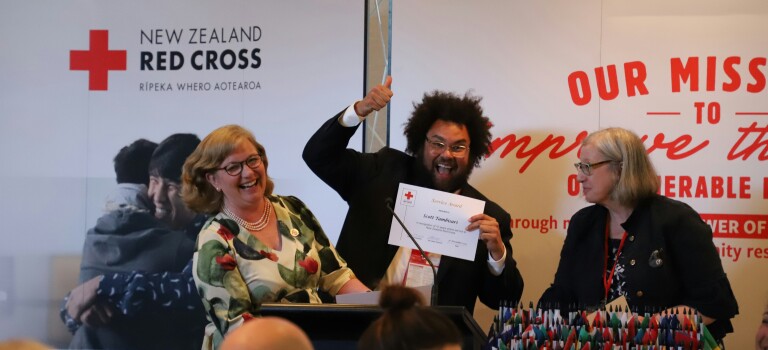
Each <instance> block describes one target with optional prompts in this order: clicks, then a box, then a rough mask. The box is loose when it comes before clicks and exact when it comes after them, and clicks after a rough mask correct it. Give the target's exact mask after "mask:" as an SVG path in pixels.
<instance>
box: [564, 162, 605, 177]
mask: <svg viewBox="0 0 768 350" xmlns="http://www.w3.org/2000/svg"><path fill="white" fill-rule="evenodd" d="M610 162H612V160H604V161H602V162H596V163H591V164H590V163H582V162H578V163H576V164H573V166H574V167H575V168H576V170H577V171H581V173H582V174H584V175H587V176H591V175H592V169H594V168H597V167H599V166H601V165H603V164H607V163H610Z"/></svg>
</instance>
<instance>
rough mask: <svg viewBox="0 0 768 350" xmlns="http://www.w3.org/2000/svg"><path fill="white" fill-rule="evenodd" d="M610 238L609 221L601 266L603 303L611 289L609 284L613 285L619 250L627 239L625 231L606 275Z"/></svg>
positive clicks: (606, 226)
mask: <svg viewBox="0 0 768 350" xmlns="http://www.w3.org/2000/svg"><path fill="white" fill-rule="evenodd" d="M610 236H611V223H610V221H609V222H607V223H606V224H605V264H604V265H603V287H604V288H605V301H606V302H607V301H608V292H609V291H610V289H611V283H613V273H614V272H615V271H616V265H617V264H618V263H619V255H621V248H623V247H624V241H625V240H626V239H627V231H624V234H623V235H622V236H621V243H619V251H617V252H616V259H614V260H613V267H612V268H611V274H610V275H607V273H608V241H609V240H610Z"/></svg>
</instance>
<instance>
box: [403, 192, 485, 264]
mask: <svg viewBox="0 0 768 350" xmlns="http://www.w3.org/2000/svg"><path fill="white" fill-rule="evenodd" d="M484 209H485V202H484V201H481V200H477V199H474V198H469V197H464V196H460V195H457V194H453V193H448V192H443V191H437V190H433V189H429V188H425V187H419V186H413V185H408V184H403V183H401V184H400V187H399V188H398V190H397V198H396V199H395V213H397V215H398V216H400V218H402V220H403V223H404V224H405V226H406V227H408V229H409V230H410V231H411V233H412V234H413V236H414V239H415V240H416V241H417V242H419V245H421V247H422V248H423V249H424V250H425V251H428V252H431V253H438V254H443V255H448V256H452V257H455V258H460V259H465V260H470V261H472V260H474V259H475V250H476V249H477V240H478V237H479V234H480V231H479V229H476V230H473V231H467V230H466V228H467V226H468V225H469V218H470V217H472V216H473V215H476V214H480V213H482V212H483V210H484ZM389 244H391V245H396V246H401V247H407V248H411V249H416V246H415V245H414V244H413V242H411V240H410V239H409V238H408V235H407V234H406V233H405V231H404V230H403V228H402V227H400V225H399V224H398V223H397V222H396V221H395V220H392V226H391V228H390V230H389Z"/></svg>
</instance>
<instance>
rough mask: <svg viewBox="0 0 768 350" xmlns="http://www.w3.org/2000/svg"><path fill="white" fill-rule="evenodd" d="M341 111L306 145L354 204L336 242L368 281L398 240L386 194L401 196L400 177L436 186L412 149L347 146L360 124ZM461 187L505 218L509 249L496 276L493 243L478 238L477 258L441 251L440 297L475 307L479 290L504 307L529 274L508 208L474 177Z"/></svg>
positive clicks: (326, 177)
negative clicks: (343, 120) (515, 248)
mask: <svg viewBox="0 0 768 350" xmlns="http://www.w3.org/2000/svg"><path fill="white" fill-rule="evenodd" d="M342 113H343V111H342V112H341V113H339V114H337V115H336V116H334V117H333V118H331V119H330V120H328V121H327V122H326V123H325V124H323V126H322V127H320V129H319V130H318V131H317V132H316V133H315V134H314V135H313V136H312V138H310V140H309V142H307V145H306V146H305V148H304V153H303V157H304V161H305V162H306V163H307V165H308V166H309V168H310V169H312V171H313V172H314V173H315V174H316V175H317V176H318V177H320V178H321V179H322V180H323V181H325V183H327V184H328V185H329V186H331V187H332V188H333V189H334V190H336V192H338V193H339V195H340V196H341V197H342V198H343V199H344V200H345V201H346V202H347V203H348V204H349V211H348V212H347V216H346V219H345V220H344V225H343V227H342V230H341V233H340V235H339V241H338V243H337V244H336V249H337V250H338V252H339V253H340V254H341V256H342V257H343V258H344V259H345V260H346V261H347V263H348V265H349V266H350V267H351V268H352V270H353V271H354V272H355V275H357V277H358V278H359V279H360V280H361V281H362V282H363V283H365V285H367V286H368V287H370V288H375V287H376V286H377V285H378V283H379V281H380V280H381V278H382V277H383V276H384V274H385V272H386V270H387V267H388V266H389V265H390V263H391V262H392V259H393V258H394V256H395V253H396V252H397V249H398V247H396V246H391V245H389V244H388V243H387V241H388V238H389V231H390V227H391V223H392V220H393V218H392V214H391V213H390V212H389V211H388V210H387V208H386V207H385V200H386V199H387V198H395V196H396V195H397V189H398V186H399V184H400V183H401V182H403V183H407V184H411V185H416V186H422V187H430V183H431V180H430V179H429V177H428V176H427V175H426V174H425V172H424V171H419V169H418V168H417V167H420V166H422V165H421V164H418V161H417V160H416V158H414V157H413V156H410V155H408V154H405V153H403V152H401V151H398V150H394V149H391V148H388V147H385V148H383V149H381V150H379V151H378V152H376V153H360V152H357V151H355V150H351V149H347V148H346V147H347V144H348V142H349V140H350V138H351V137H352V135H354V133H355V130H357V127H344V126H342V125H341V124H339V122H338V118H339V116H340V115H342ZM460 193H461V195H464V196H467V197H472V198H476V199H480V200H483V201H486V205H485V213H486V214H488V215H490V216H492V217H494V218H495V219H496V220H497V221H498V222H499V228H500V230H501V236H502V240H503V241H504V245H505V247H506V249H507V256H506V261H505V262H504V265H505V267H504V271H503V272H502V274H501V275H499V276H493V275H492V274H491V272H490V270H489V267H488V263H487V260H488V250H487V248H486V247H485V244H483V242H478V244H477V251H476V252H475V259H474V261H467V260H463V259H458V258H453V257H449V256H443V257H442V259H441V261H440V267H439V269H438V274H437V285H438V291H439V292H438V302H437V304H438V305H459V306H465V307H466V308H467V310H469V312H472V311H473V310H474V306H475V300H476V298H477V297H480V301H482V302H483V303H484V304H485V305H487V306H488V307H491V308H498V306H499V302H500V301H502V300H506V301H511V302H516V301H518V300H519V299H520V296H521V294H522V292H523V278H522V276H521V275H520V271H518V269H517V263H516V262H515V260H514V259H513V258H512V247H511V246H510V243H509V240H510V238H511V237H512V231H511V230H510V226H509V225H510V216H509V214H508V213H507V212H505V211H504V210H503V209H502V208H501V207H500V206H499V205H497V204H496V203H494V202H492V201H490V200H488V198H486V197H485V196H483V194H481V193H480V192H479V191H477V190H476V189H475V188H473V187H472V186H470V185H469V184H465V185H464V186H463V187H462V189H461V192H460Z"/></svg>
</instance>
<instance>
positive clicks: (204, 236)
mask: <svg viewBox="0 0 768 350" xmlns="http://www.w3.org/2000/svg"><path fill="white" fill-rule="evenodd" d="M267 167H268V161H267V156H266V152H265V149H264V147H263V146H262V145H261V144H259V143H258V142H256V140H255V138H254V137H253V135H252V134H251V133H250V132H249V131H248V130H246V129H244V128H242V127H240V126H237V125H228V126H224V127H221V128H219V129H216V130H214V131H213V132H212V133H211V134H210V135H208V136H207V137H206V138H205V139H204V140H203V141H202V142H201V143H200V145H199V146H198V147H197V149H196V150H195V151H194V152H193V153H192V155H190V156H189V158H188V159H187V162H186V163H185V164H184V173H183V176H182V178H183V182H184V184H183V192H182V196H183V198H184V202H185V203H186V204H187V206H188V207H189V208H191V209H192V210H195V211H197V212H201V213H206V214H210V215H211V216H212V217H211V218H210V219H209V220H208V221H207V222H206V223H205V224H204V225H203V229H202V230H201V231H200V234H199V236H198V238H197V251H196V252H195V254H194V257H193V265H194V269H193V271H192V272H193V276H194V279H195V284H196V285H197V290H198V292H199V293H200V296H201V297H202V300H203V305H204V307H205V309H206V311H207V313H208V320H209V321H210V323H209V324H208V326H207V327H206V332H205V339H204V346H203V348H210V347H213V348H218V347H219V345H220V344H221V341H222V340H223V337H224V336H225V335H226V334H227V333H228V332H230V331H232V330H233V329H235V328H237V327H239V326H240V325H241V324H242V323H243V322H245V321H247V320H248V319H249V318H252V317H253V316H255V315H258V312H259V305H260V304H261V303H264V302H291V303H321V300H320V297H319V295H318V289H320V290H322V291H324V292H327V293H329V294H331V295H336V294H344V293H353V292H364V291H368V290H369V289H368V288H367V287H365V285H363V284H362V283H360V281H359V280H358V279H357V278H355V275H354V273H353V272H352V270H350V269H349V268H348V267H347V264H346V262H345V261H344V259H342V258H341V257H340V256H339V254H338V253H337V252H336V249H335V248H334V247H333V246H332V245H331V243H330V241H329V240H328V237H327V236H326V235H325V233H324V232H323V230H322V228H321V227H320V224H319V223H318V221H317V219H316V218H315V216H314V215H313V214H312V212H310V211H309V209H307V207H306V206H305V205H304V203H302V202H301V201H300V200H299V199H298V198H296V197H292V196H278V195H273V194H272V189H273V188H274V183H273V182H272V180H271V179H269V177H268V176H267Z"/></svg>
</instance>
